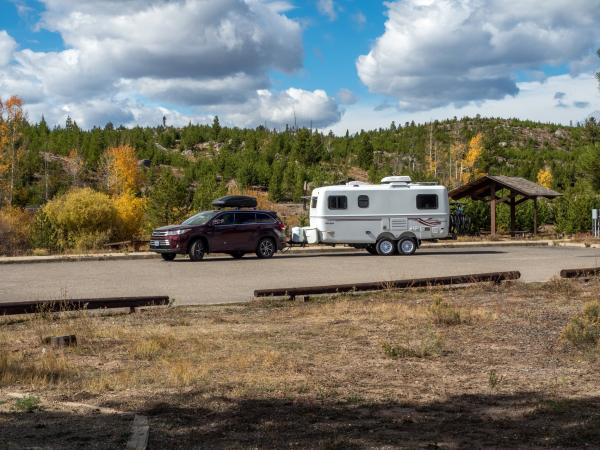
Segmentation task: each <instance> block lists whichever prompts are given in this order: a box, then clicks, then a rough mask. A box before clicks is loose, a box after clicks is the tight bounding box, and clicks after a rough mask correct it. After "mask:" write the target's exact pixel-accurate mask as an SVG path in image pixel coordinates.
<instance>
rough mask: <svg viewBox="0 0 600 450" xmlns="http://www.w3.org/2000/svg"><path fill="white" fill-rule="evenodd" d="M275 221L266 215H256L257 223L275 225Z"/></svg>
mask: <svg viewBox="0 0 600 450" xmlns="http://www.w3.org/2000/svg"><path fill="white" fill-rule="evenodd" d="M273 222H275V219H273V217H271V216H269V215H268V214H265V213H256V223H273Z"/></svg>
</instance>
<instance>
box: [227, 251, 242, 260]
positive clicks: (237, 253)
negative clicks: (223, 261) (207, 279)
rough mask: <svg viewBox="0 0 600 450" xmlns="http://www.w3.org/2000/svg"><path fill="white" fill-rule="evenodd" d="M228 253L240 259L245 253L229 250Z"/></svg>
mask: <svg viewBox="0 0 600 450" xmlns="http://www.w3.org/2000/svg"><path fill="white" fill-rule="evenodd" d="M229 255H230V256H231V257H232V258H234V259H241V258H243V257H244V255H245V253H244V252H231V253H230V254H229Z"/></svg>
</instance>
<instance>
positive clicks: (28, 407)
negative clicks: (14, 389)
mask: <svg viewBox="0 0 600 450" xmlns="http://www.w3.org/2000/svg"><path fill="white" fill-rule="evenodd" d="M39 407H40V399H39V398H37V397H35V396H33V395H28V396H27V397H23V398H19V399H17V400H16V401H15V408H16V409H18V410H19V411H23V412H33V411H35V410H36V409H39Z"/></svg>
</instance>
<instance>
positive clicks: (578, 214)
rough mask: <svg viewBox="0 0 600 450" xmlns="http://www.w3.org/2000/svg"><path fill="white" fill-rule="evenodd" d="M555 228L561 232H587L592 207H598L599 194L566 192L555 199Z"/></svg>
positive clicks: (589, 226)
mask: <svg viewBox="0 0 600 450" xmlns="http://www.w3.org/2000/svg"><path fill="white" fill-rule="evenodd" d="M554 206H555V209H554V216H555V220H556V230H557V231H559V232H561V233H568V234H573V233H580V232H589V231H590V230H591V229H592V212H591V210H592V209H593V208H600V195H597V194H593V193H590V192H584V191H582V192H574V191H573V192H568V193H566V194H565V195H564V196H563V197H561V198H560V199H558V200H557V201H555V205H554Z"/></svg>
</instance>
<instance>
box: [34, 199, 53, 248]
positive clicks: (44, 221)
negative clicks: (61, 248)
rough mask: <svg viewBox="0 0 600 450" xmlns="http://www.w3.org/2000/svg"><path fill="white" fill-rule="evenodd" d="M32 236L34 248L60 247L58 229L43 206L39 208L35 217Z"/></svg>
mask: <svg viewBox="0 0 600 450" xmlns="http://www.w3.org/2000/svg"><path fill="white" fill-rule="evenodd" d="M30 238H31V246H32V247H33V248H34V249H38V250H39V249H48V250H57V249H58V231H57V230H56V228H55V227H54V225H53V224H52V222H51V221H50V218H49V217H48V214H46V212H45V211H44V209H43V208H42V209H40V210H38V212H37V213H36V214H35V216H34V218H33V223H32V224H31V236H30Z"/></svg>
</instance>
